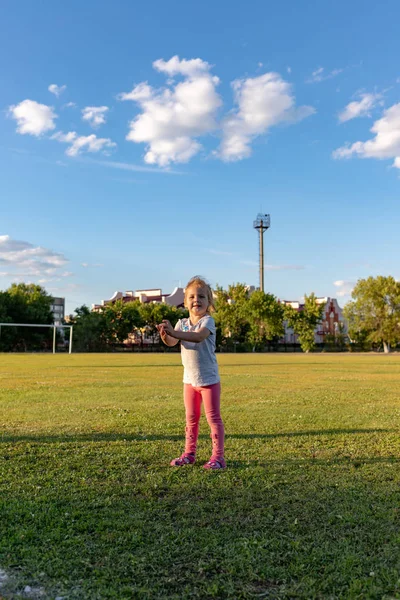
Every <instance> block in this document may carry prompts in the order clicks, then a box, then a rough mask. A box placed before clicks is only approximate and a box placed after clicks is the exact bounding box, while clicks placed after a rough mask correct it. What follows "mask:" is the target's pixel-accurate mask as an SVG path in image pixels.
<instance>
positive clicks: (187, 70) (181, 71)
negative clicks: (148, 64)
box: [153, 56, 210, 77]
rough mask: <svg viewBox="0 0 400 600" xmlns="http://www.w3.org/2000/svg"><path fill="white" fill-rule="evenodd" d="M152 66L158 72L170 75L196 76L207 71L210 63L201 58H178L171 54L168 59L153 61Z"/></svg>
mask: <svg viewBox="0 0 400 600" xmlns="http://www.w3.org/2000/svg"><path fill="white" fill-rule="evenodd" d="M153 67H154V68H155V69H156V70H157V71H160V73H167V75H169V76H170V77H174V76H175V75H183V76H184V77H196V76H198V75H200V74H202V73H208V71H209V70H210V65H209V64H208V63H207V62H205V61H204V60H201V58H192V59H190V60H186V59H185V58H183V59H182V60H180V58H179V56H173V57H172V58H170V59H169V60H168V61H165V60H163V59H162V58H160V59H159V60H155V61H154V62H153Z"/></svg>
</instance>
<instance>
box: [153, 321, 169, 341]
mask: <svg viewBox="0 0 400 600" xmlns="http://www.w3.org/2000/svg"><path fill="white" fill-rule="evenodd" d="M156 327H157V329H158V333H159V334H160V338H161V339H162V341H163V342H165V340H166V338H167V334H166V332H165V329H164V325H163V324H162V323H161V324H160V325H156Z"/></svg>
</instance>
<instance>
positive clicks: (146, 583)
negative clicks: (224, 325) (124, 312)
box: [0, 354, 400, 600]
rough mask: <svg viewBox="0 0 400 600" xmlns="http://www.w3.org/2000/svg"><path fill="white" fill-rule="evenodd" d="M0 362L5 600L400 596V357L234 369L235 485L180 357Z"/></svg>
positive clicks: (295, 358) (229, 447)
mask: <svg viewBox="0 0 400 600" xmlns="http://www.w3.org/2000/svg"><path fill="white" fill-rule="evenodd" d="M0 358H1V367H0V378H1V381H0V514H1V518H0V583H1V582H2V575H1V572H2V570H4V572H5V573H7V575H8V579H3V583H2V587H0V597H4V598H14V597H15V598H16V597H30V598H34V597H37V598H39V597H40V598H49V599H51V598H64V599H65V600H72V599H76V598H81V599H85V600H86V599H90V600H91V599H100V600H104V599H111V598H117V599H125V598H126V599H128V598H129V599H131V598H140V599H142V598H143V599H147V598H148V599H152V600H153V599H157V598H163V599H164V598H167V599H181V598H191V599H192V598H193V599H196V598H198V599H204V598H224V599H225V598H226V599H235V600H239V599H244V598H246V599H247V598H248V599H252V598H273V599H280V598H304V599H307V600H308V599H313V598H316V599H317V598H318V599H325V598H326V599H335V598H354V599H356V598H360V599H363V600H364V599H367V598H377V599H385V600H390V599H394V598H400V552H399V547H400V527H399V525H400V518H399V517H400V487H399V483H400V468H399V466H400V464H399V455H400V436H399V429H400V400H399V390H400V356H398V355H392V356H383V355H331V354H329V355H326V354H318V355H289V354H287V355H273V354H264V355H259V354H255V355H252V354H251V355H250V354H245V355H243V354H238V355H220V356H219V357H218V360H219V364H220V372H221V378H222V385H223V396H222V415H223V418H224V421H225V427H226V433H227V439H226V458H227V461H228V467H229V468H228V469H227V470H226V471H223V472H206V471H204V470H203V469H202V468H201V465H202V464H203V462H205V461H206V460H207V459H208V458H209V455H210V448H211V446H210V438H209V430H208V426H207V423H206V422H205V419H204V417H202V423H201V430H200V433H201V435H200V439H199V449H198V461H197V463H196V465H194V466H192V467H186V468H182V469H173V468H171V467H169V466H168V463H169V461H170V459H171V458H173V457H175V456H178V455H179V454H180V452H181V450H182V440H183V429H184V414H183V406H182V399H181V396H182V384H181V380H182V368H181V366H180V357H179V355H174V354H164V355H156V354H154V355H137V354H135V355H105V354H104V355H71V356H68V355H55V356H49V355H4V354H3V355H1V357H0ZM3 574H4V573H3ZM26 586H30V588H27V587H26ZM24 590H25V592H24ZM18 594H21V595H18Z"/></svg>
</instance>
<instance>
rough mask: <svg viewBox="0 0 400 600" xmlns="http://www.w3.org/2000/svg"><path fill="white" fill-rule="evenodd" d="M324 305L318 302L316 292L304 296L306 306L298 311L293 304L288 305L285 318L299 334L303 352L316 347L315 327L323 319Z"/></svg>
mask: <svg viewBox="0 0 400 600" xmlns="http://www.w3.org/2000/svg"><path fill="white" fill-rule="evenodd" d="M323 312H324V305H323V304H318V303H317V299H316V297H315V294H314V293H311V294H310V295H309V296H306V295H305V296H304V307H303V309H302V310H300V311H296V310H295V309H294V308H293V307H292V306H290V305H289V306H286V307H285V310H284V315H285V319H286V320H287V322H288V325H289V327H291V328H292V329H293V331H294V332H295V333H296V334H297V336H298V338H299V342H300V346H301V349H302V350H303V352H309V351H310V350H313V349H314V348H315V328H316V326H317V324H318V323H319V322H320V321H321V319H322V314H323Z"/></svg>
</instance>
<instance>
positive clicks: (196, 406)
mask: <svg viewBox="0 0 400 600" xmlns="http://www.w3.org/2000/svg"><path fill="white" fill-rule="evenodd" d="M220 396H221V384H220V383H219V382H218V383H214V385H206V386H204V387H193V386H192V385H190V384H189V383H185V384H184V386H183V397H184V401H185V410H186V443H185V452H193V453H196V447H197V438H198V436H199V422H200V415H201V401H202V400H203V402H204V409H205V412H206V418H207V422H208V424H209V426H210V429H211V439H212V447H213V456H220V457H223V456H224V424H223V422H222V419H221V414H220Z"/></svg>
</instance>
